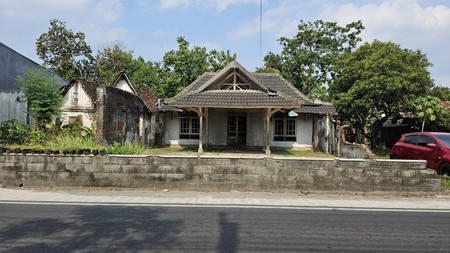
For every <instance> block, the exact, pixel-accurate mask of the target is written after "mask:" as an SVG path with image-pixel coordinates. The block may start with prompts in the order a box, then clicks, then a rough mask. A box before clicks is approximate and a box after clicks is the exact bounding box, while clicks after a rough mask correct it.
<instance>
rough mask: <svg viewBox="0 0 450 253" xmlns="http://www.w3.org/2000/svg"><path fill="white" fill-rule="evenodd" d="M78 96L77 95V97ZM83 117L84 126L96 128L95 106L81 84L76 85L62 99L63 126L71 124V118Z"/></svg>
mask: <svg viewBox="0 0 450 253" xmlns="http://www.w3.org/2000/svg"><path fill="white" fill-rule="evenodd" d="M76 94H77V95H76ZM78 116H81V117H82V123H83V126H85V127H89V128H92V127H93V126H95V121H94V117H95V116H94V105H93V104H92V101H91V99H90V98H89V96H88V95H87V94H86V92H85V90H84V89H83V88H82V86H81V85H80V84H79V83H76V84H74V85H73V86H72V87H71V88H70V89H69V90H68V91H67V93H66V95H65V96H64V97H63V99H62V107H61V119H62V121H63V125H67V124H69V118H70V117H78Z"/></svg>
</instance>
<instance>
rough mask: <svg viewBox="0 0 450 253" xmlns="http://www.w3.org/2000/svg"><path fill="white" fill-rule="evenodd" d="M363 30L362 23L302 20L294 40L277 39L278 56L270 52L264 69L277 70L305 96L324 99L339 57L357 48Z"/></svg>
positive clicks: (265, 59) (265, 58)
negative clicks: (343, 23)
mask: <svg viewBox="0 0 450 253" xmlns="http://www.w3.org/2000/svg"><path fill="white" fill-rule="evenodd" d="M363 30H364V26H363V24H362V22H361V21H358V22H352V23H350V24H347V25H346V26H345V27H341V26H338V25H337V23H336V22H325V21H322V20H317V21H314V22H304V21H303V20H301V21H300V24H299V25H298V33H297V34H296V35H295V36H294V38H292V39H290V38H286V37H282V38H280V39H279V41H280V44H281V45H282V47H283V49H282V51H281V53H280V54H274V53H272V52H269V54H267V55H266V56H265V57H264V62H265V65H264V66H265V67H266V68H272V69H277V70H279V71H280V73H281V75H282V76H283V77H284V78H286V79H287V80H288V81H290V82H291V83H292V84H293V85H294V86H295V87H297V88H298V89H299V90H300V91H301V92H303V93H304V94H305V95H307V96H312V97H318V98H320V99H326V97H327V92H326V87H327V86H328V85H330V84H331V83H332V82H333V79H334V76H335V73H334V72H335V71H334V65H335V64H336V61H337V60H338V57H339V56H340V55H342V54H343V53H347V52H350V51H351V50H353V49H354V48H355V47H356V45H357V43H358V42H359V41H361V38H360V37H359V35H360V34H361V32H362V31H363Z"/></svg>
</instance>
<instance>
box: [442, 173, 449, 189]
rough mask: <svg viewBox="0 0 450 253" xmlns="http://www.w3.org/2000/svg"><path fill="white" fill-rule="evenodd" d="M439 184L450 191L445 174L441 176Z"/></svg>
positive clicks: (447, 177)
mask: <svg viewBox="0 0 450 253" xmlns="http://www.w3.org/2000/svg"><path fill="white" fill-rule="evenodd" d="M441 182H442V186H444V187H445V188H447V189H450V176H449V175H447V174H444V175H442V176H441Z"/></svg>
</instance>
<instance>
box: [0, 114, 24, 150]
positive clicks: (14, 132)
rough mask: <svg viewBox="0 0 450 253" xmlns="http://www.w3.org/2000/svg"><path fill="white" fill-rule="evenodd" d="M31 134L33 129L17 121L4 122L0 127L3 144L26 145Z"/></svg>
mask: <svg viewBox="0 0 450 253" xmlns="http://www.w3.org/2000/svg"><path fill="white" fill-rule="evenodd" d="M30 134H31V128H30V127H29V126H28V125H27V124H25V123H23V122H20V121H18V120H16V119H12V120H8V121H4V122H3V123H2V124H1V125H0V143H1V144H7V145H11V144H24V143H25V142H26V141H27V140H28V138H29V137H30Z"/></svg>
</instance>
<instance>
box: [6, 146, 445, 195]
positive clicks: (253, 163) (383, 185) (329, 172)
mask: <svg viewBox="0 0 450 253" xmlns="http://www.w3.org/2000/svg"><path fill="white" fill-rule="evenodd" d="M0 181H1V182H2V183H3V184H4V185H6V186H8V185H19V184H23V185H24V186H26V187H33V186H41V187H50V186H98V187H142V188H149V189H173V190H204V191H229V190H239V191H258V190H326V191H336V190H340V191H440V190H442V187H441V183H440V178H439V176H438V175H437V174H436V173H435V172H434V171H432V170H428V169H425V162H424V161H407V160H364V159H318V158H273V157H271V158H267V157H247V156H245V157H239V156H236V157H224V156H216V157H212V156H92V155H91V156H82V155H73V156H63V155H21V154H15V155H12V154H9V155H1V156H0Z"/></svg>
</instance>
